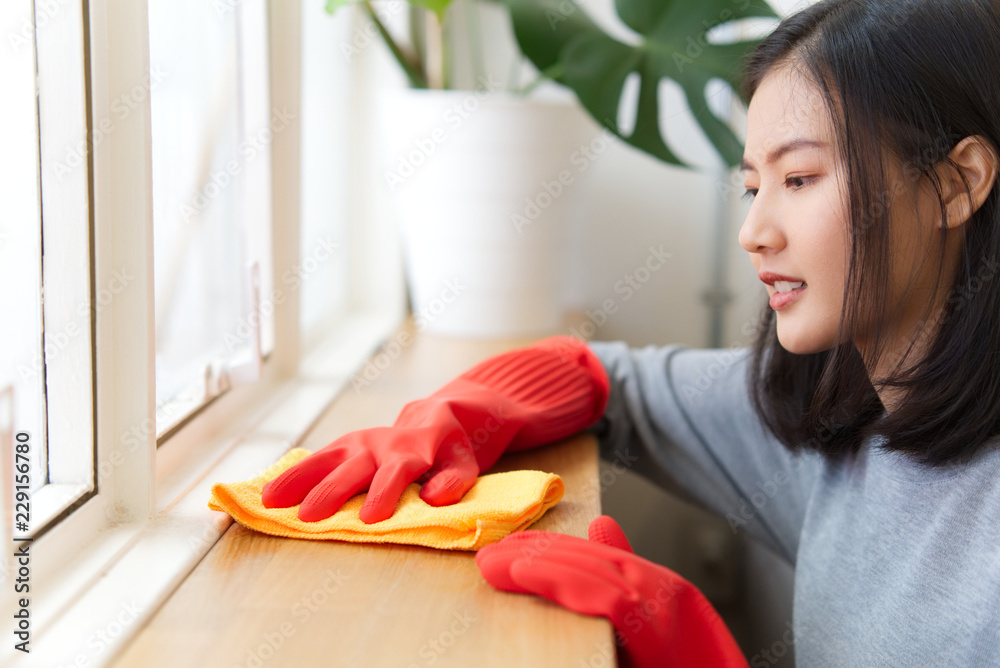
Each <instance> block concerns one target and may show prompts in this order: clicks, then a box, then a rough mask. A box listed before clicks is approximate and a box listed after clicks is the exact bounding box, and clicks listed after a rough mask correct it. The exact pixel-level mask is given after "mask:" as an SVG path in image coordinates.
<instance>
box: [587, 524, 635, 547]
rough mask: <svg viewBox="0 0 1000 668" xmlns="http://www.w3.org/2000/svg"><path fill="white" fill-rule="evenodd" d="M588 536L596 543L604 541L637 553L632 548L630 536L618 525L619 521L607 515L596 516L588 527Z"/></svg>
mask: <svg viewBox="0 0 1000 668" xmlns="http://www.w3.org/2000/svg"><path fill="white" fill-rule="evenodd" d="M587 537H588V538H590V540H592V541H594V542H595V543H603V544H604V545H610V546H611V547H617V548H618V549H619V550H625V551H626V552H631V553H633V554H635V550H633V549H632V545H631V544H630V543H629V542H628V538H626V537H625V532H624V531H622V528H621V527H620V526H618V522H615V521H614V520H613V519H611V518H610V517H608V516H607V515H601V516H600V517H596V518H594V521H593V522H591V523H590V527H589V528H588V529H587Z"/></svg>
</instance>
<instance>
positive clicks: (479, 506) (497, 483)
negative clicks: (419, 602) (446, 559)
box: [208, 448, 565, 550]
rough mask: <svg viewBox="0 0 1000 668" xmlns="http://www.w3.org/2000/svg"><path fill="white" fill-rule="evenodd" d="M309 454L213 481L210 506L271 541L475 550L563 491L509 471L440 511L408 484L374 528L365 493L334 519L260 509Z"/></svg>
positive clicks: (483, 479) (529, 519)
mask: <svg viewBox="0 0 1000 668" xmlns="http://www.w3.org/2000/svg"><path fill="white" fill-rule="evenodd" d="M310 454H312V453H311V452H310V451H309V450H305V449H303V448H294V449H292V450H289V451H288V452H287V453H285V455H284V456H283V457H282V458H281V459H279V460H278V461H277V462H275V463H274V464H272V465H271V466H270V467H269V468H268V469H267V470H266V471H264V472H263V473H261V474H260V475H259V476H257V477H256V478H252V479H250V480H246V481H244V482H233V483H216V484H215V485H213V486H212V497H211V498H210V499H209V500H208V507H209V508H211V509H212V510H221V511H223V512H225V513H228V514H229V515H231V516H232V518H233V519H234V520H236V521H237V522H239V523H240V524H242V525H243V526H245V527H247V528H249V529H253V530H254V531H260V532H261V533H266V534H271V535H272V536H284V537H287V538H308V539H311V540H345V541H350V542H352V543H402V544H406V545H424V546H426V547H436V548H438V549H441V550H478V549H479V548H481V547H484V546H486V545H489V544H491V543H495V542H497V541H498V540H500V539H501V538H503V537H504V536H506V535H507V534H509V533H512V532H515V531H521V530H522V529H525V528H527V527H529V526H530V525H532V524H534V523H535V522H536V521H538V519H539V518H541V516H542V515H544V514H545V511H547V510H548V509H549V508H551V507H552V506H554V505H556V504H557V503H559V500H560V499H561V498H562V496H563V492H564V491H565V486H564V485H563V481H562V478H560V477H559V476H558V475H556V474H554V473H544V472H542V471H508V472H506V473H491V474H488V475H484V476H480V477H479V479H478V480H477V481H476V484H475V485H473V487H472V489H470V490H469V491H468V493H467V494H466V495H465V496H464V497H463V498H462V500H461V501H459V502H458V503H456V504H454V505H450V506H441V507H440V508H435V507H434V506H430V505H428V504H427V503H426V502H424V500H423V499H421V498H420V496H419V492H420V486H419V485H417V484H411V485H410V486H409V487H407V488H406V491H405V492H403V496H402V497H401V498H400V500H399V505H398V506H397V508H396V512H395V513H394V514H393V516H392V517H390V518H389V519H387V520H383V521H382V522H376V523H375V524H365V523H364V522H362V521H361V519H360V518H359V517H358V511H359V510H360V509H361V504H362V503H364V500H365V495H364V494H359V495H357V496H354V497H352V498H351V499H349V500H348V501H347V503H345V504H344V506H343V507H342V508H341V509H340V510H339V511H337V512H336V513H334V514H333V516H331V517H328V518H326V519H325V520H320V521H319V522H303V521H302V520H300V519H299V517H298V506H292V507H291V508H265V507H264V504H263V503H262V502H261V490H262V489H263V487H264V484H265V483H266V482H267V481H268V480H271V479H273V478H276V477H277V476H278V475H280V474H281V473H282V472H283V471H285V470H286V469H288V468H290V467H291V466H293V465H294V464H296V463H298V462H299V461H301V460H302V459H304V458H305V457H307V456H309V455H310Z"/></svg>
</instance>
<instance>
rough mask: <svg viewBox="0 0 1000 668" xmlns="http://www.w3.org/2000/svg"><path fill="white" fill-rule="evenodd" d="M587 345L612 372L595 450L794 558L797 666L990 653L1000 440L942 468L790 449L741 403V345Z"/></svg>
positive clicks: (995, 653)
mask: <svg viewBox="0 0 1000 668" xmlns="http://www.w3.org/2000/svg"><path fill="white" fill-rule="evenodd" d="M591 348H592V350H593V351H594V352H595V353H596V354H597V356H598V358H599V359H600V360H601V362H602V363H603V365H604V368H605V369H606V370H607V372H608V375H609V377H610V379H611V396H610V400H609V403H608V407H607V410H606V411H605V414H604V417H603V418H601V420H600V421H599V422H598V424H597V425H595V428H594V429H595V431H596V433H597V434H598V437H599V439H600V442H601V451H602V456H603V457H605V458H606V459H609V460H612V461H614V460H617V461H618V462H619V465H621V464H622V463H624V464H627V465H629V466H630V467H631V468H632V469H633V470H634V471H636V472H637V473H640V474H641V475H643V476H645V477H647V478H649V479H651V480H652V481H653V482H655V483H657V484H659V485H660V486H662V487H664V488H666V489H668V490H671V491H673V492H675V493H677V494H679V495H680V496H682V497H684V498H687V499H688V500H691V501H693V502H695V503H697V504H698V505H700V506H702V507H705V508H707V509H708V510H710V511H712V512H714V513H716V514H718V515H720V516H722V517H724V518H726V519H727V520H728V521H729V524H730V526H731V527H733V528H734V530H737V531H744V532H746V533H747V534H749V535H750V536H751V537H753V538H754V539H756V540H758V541H760V542H761V543H763V544H764V545H766V546H768V547H769V548H771V549H772V550H773V551H774V552H775V553H777V554H778V555H779V556H780V557H782V558H784V559H785V560H787V561H788V563H790V564H792V565H793V566H794V568H795V598H794V615H793V616H794V619H793V623H792V632H791V633H790V634H786V635H789V637H788V638H785V641H786V642H791V643H794V646H795V652H796V661H797V663H798V665H800V666H809V667H812V666H852V667H853V666H893V667H896V666H1000V447H996V445H994V446H991V447H987V448H984V451H983V453H982V455H981V456H979V457H977V458H976V459H975V460H974V461H973V462H972V463H970V464H967V465H964V466H962V465H954V466H947V467H945V468H942V469H932V468H928V467H925V466H922V465H920V464H919V463H917V462H915V461H913V460H911V459H909V458H908V457H907V456H905V455H902V454H899V453H894V452H891V451H887V450H882V449H880V448H879V447H878V446H879V442H877V441H871V442H869V443H866V445H865V447H864V449H863V450H862V451H861V452H860V453H859V454H858V455H857V456H854V457H849V458H845V459H842V460H838V461H836V462H834V461H827V460H825V459H824V457H823V456H821V455H820V454H818V453H816V452H815V451H808V452H804V453H803V454H801V455H793V454H792V453H791V452H790V451H789V450H788V449H787V448H785V447H784V446H783V445H782V444H781V443H780V442H779V441H778V440H777V438H775V437H774V435H773V434H771V433H770V432H769V431H768V430H767V429H766V428H765V427H764V426H763V425H762V423H761V422H760V419H759V418H758V417H757V415H756V413H755V412H754V410H753V408H752V406H751V404H750V398H749V395H748V392H747V388H746V381H745V379H746V370H747V360H748V357H749V352H748V351H747V350H746V349H730V350H726V349H717V350H689V349H685V348H683V347H680V346H667V347H662V348H652V347H650V348H644V349H629V348H627V347H626V346H625V345H624V344H622V343H592V344H591ZM816 438H818V439H823V438H829V434H828V433H820V434H817V435H816ZM776 640H777V639H776ZM751 665H752V666H753V668H758V667H762V666H768V665H770V662H769V660H768V659H766V658H763V657H762V656H761V655H757V656H754V657H753V658H752V664H751Z"/></svg>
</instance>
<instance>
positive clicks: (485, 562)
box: [476, 531, 562, 594]
mask: <svg viewBox="0 0 1000 668" xmlns="http://www.w3.org/2000/svg"><path fill="white" fill-rule="evenodd" d="M561 535H562V534H557V533H552V532H549V531H521V532H518V533H514V534H510V535H509V536H507V537H506V538H504V539H503V540H501V541H500V542H498V543H493V544H492V545H487V546H486V547H483V548H480V549H479V551H478V552H476V565H477V566H478V567H479V572H480V573H482V575H483V578H485V580H486V581H487V582H489V583H490V584H491V585H493V586H494V587H495V588H497V589H499V590H501V591H509V592H515V593H521V594H530V593H531V592H529V591H527V590H525V589H522V588H521V587H520V585H518V584H517V583H516V582H514V580H513V579H511V577H510V566H511V564H512V563H514V562H515V561H517V560H518V559H521V558H527V559H531V558H533V557H537V556H540V555H542V554H544V553H545V552H546V551H548V550H550V549H552V546H553V544H554V543H555V541H556V540H559V536H561Z"/></svg>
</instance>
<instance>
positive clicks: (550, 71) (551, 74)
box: [515, 63, 566, 97]
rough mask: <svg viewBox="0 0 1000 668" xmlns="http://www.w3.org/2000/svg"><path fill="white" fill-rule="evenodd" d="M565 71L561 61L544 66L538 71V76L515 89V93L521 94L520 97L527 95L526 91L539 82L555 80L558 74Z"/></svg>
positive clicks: (528, 91)
mask: <svg viewBox="0 0 1000 668" xmlns="http://www.w3.org/2000/svg"><path fill="white" fill-rule="evenodd" d="M565 72H566V66H565V65H563V64H562V63H556V64H555V65H552V66H551V67H547V68H545V70H543V71H542V72H539V73H538V77H536V78H535V80H534V81H532V82H531V83H529V84H528V85H527V86H525V87H524V88H522V89H520V90H517V91H515V93H516V94H517V95H521V96H522V97H523V96H525V95H528V93H530V92H531V91H533V90H535V88H537V87H538V86H539V84H541V83H542V82H543V81H545V80H546V79H553V80H556V79H558V78H559V77H560V76H562V75H563V74H564V73H565Z"/></svg>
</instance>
